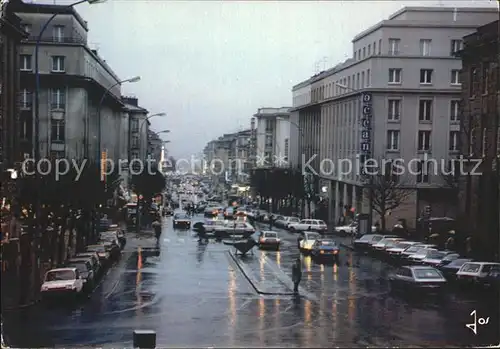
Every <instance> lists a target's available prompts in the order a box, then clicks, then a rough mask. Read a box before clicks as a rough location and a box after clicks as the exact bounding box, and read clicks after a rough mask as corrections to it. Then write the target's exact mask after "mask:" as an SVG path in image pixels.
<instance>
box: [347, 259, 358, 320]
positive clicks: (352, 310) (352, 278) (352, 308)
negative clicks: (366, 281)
mask: <svg viewBox="0 0 500 349" xmlns="http://www.w3.org/2000/svg"><path fill="white" fill-rule="evenodd" d="M355 294H356V273H355V272H354V268H353V267H352V254H350V255H349V301H348V308H347V315H348V317H349V321H350V322H351V323H353V322H354V315H355V314H356V298H355Z"/></svg>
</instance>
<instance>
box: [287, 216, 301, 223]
mask: <svg viewBox="0 0 500 349" xmlns="http://www.w3.org/2000/svg"><path fill="white" fill-rule="evenodd" d="M288 221H289V222H300V220H299V219H298V218H295V217H290V218H288Z"/></svg>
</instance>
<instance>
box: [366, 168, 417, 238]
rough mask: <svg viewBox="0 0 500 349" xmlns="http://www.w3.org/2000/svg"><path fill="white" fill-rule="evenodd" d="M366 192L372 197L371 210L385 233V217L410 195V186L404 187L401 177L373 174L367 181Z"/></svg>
mask: <svg viewBox="0 0 500 349" xmlns="http://www.w3.org/2000/svg"><path fill="white" fill-rule="evenodd" d="M369 182H370V184H369V186H368V191H367V192H366V193H365V194H367V195H368V197H369V196H370V195H372V200H373V201H372V202H373V207H372V208H373V210H374V211H375V212H377V213H378V214H379V216H380V228H381V229H382V231H385V228H386V222H385V217H386V214H387V213H388V212H390V211H391V210H394V209H396V208H398V207H399V206H400V205H401V204H402V203H403V202H405V201H406V199H407V198H408V197H409V196H410V195H411V194H412V192H413V190H412V189H411V187H410V186H408V185H405V181H403V178H402V177H401V176H398V175H395V174H384V173H380V174H373V175H371V178H370V180H369Z"/></svg>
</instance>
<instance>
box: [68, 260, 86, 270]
mask: <svg viewBox="0 0 500 349" xmlns="http://www.w3.org/2000/svg"><path fill="white" fill-rule="evenodd" d="M68 267H71V268H76V269H78V271H79V272H80V273H86V272H87V271H88V268H87V264H86V263H85V262H72V263H69V264H68Z"/></svg>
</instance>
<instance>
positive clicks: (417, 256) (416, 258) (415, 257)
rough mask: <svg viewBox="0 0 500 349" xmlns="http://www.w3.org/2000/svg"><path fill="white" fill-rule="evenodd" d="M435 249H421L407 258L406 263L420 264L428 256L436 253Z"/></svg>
mask: <svg viewBox="0 0 500 349" xmlns="http://www.w3.org/2000/svg"><path fill="white" fill-rule="evenodd" d="M437 251H438V250H437V249H435V248H421V249H419V250H418V251H417V252H415V253H414V254H412V255H410V256H409V257H408V261H409V262H410V263H412V264H422V261H423V260H424V259H426V258H427V256H430V255H431V254H432V253H433V252H437Z"/></svg>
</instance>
